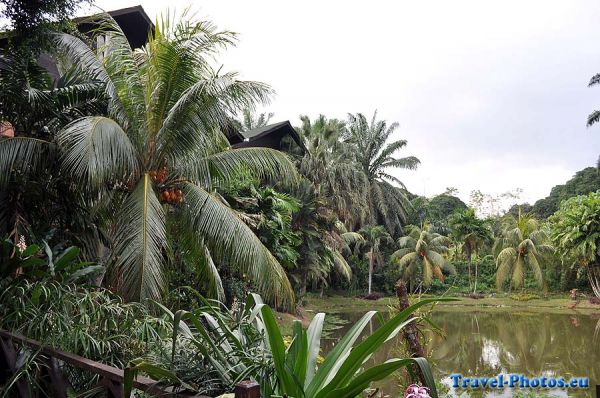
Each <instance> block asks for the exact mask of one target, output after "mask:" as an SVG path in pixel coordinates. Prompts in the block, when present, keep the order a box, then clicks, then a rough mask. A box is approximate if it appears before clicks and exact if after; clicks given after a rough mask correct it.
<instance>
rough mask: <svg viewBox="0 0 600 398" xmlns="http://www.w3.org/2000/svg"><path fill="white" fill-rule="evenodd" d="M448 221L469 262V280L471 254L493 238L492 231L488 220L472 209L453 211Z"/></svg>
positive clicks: (475, 287) (476, 252)
mask: <svg viewBox="0 0 600 398" xmlns="http://www.w3.org/2000/svg"><path fill="white" fill-rule="evenodd" d="M448 223H449V224H450V228H451V229H452V234H453V235H454V238H455V239H457V240H458V241H460V242H462V245H463V249H464V252H465V256H466V258H467V261H468V264H469V280H470V279H471V263H472V260H473V254H475V255H477V254H479V251H480V249H481V247H482V246H483V245H485V244H489V243H491V242H492V241H493V239H494V233H493V231H492V229H491V227H490V226H489V224H488V222H487V221H485V220H482V219H480V218H478V217H477V215H476V214H475V210H474V209H471V208H469V209H465V210H462V211H460V210H459V211H457V212H455V213H453V214H452V215H451V216H450V217H449V219H448ZM477 271H478V262H477V261H476V262H475V286H474V292H475V291H476V290H477V274H478V272H477Z"/></svg>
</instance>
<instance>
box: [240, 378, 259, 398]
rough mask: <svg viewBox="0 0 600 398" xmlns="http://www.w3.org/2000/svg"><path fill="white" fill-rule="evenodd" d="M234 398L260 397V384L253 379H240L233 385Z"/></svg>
mask: <svg viewBox="0 0 600 398" xmlns="http://www.w3.org/2000/svg"><path fill="white" fill-rule="evenodd" d="M235 398H260V386H259V385H258V383H257V382H255V381H251V380H245V381H242V382H240V383H238V384H237V385H236V386H235Z"/></svg>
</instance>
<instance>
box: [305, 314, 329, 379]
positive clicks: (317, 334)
mask: <svg viewBox="0 0 600 398" xmlns="http://www.w3.org/2000/svg"><path fill="white" fill-rule="evenodd" d="M324 320H325V314H324V313H322V312H319V313H318V314H317V315H315V317H314V318H313V320H312V321H311V322H310V325H309V326H308V330H307V338H308V361H307V365H306V367H307V369H306V380H305V382H304V389H306V388H307V387H308V386H309V385H310V383H311V382H312V379H313V377H314V376H315V371H316V369H317V358H318V357H319V351H320V350H321V332H322V330H323V322H324Z"/></svg>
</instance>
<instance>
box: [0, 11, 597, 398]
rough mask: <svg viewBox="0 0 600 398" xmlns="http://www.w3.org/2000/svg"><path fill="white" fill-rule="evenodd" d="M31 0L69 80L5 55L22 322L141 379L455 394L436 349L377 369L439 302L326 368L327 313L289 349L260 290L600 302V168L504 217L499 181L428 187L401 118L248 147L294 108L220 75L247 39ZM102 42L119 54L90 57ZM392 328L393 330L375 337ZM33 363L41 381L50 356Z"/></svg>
mask: <svg viewBox="0 0 600 398" xmlns="http://www.w3.org/2000/svg"><path fill="white" fill-rule="evenodd" d="M25 3H27V2H20V1H12V2H8V4H9V7H8V8H6V11H5V12H6V13H8V14H6V15H9V16H12V17H14V18H13V22H14V24H15V27H17V28H18V27H19V26H21V25H22V23H23V22H22V21H21V20H20V19H18V18H17V17H20V16H17V15H16V14H15V13H18V12H20V11H19V10H24V11H23V14H24V15H26V14H27V13H37V17H36V18H37V19H35V18H34V19H31V20H30V21H28V23H29V22H31V24H32V26H35V27H39V28H42V27H43V29H44V30H43V37H44V40H42V41H40V43H39V44H38V45H39V46H40V47H42V46H43V47H44V52H45V55H47V56H49V57H51V59H52V61H53V62H54V63H55V64H56V66H57V70H58V72H57V73H58V75H56V73H49V72H48V71H47V70H45V69H44V68H42V67H41V66H40V64H39V63H38V55H39V52H38V51H37V49H33V48H32V51H24V52H18V53H17V52H11V51H10V49H12V48H14V47H9V50H6V49H5V51H3V52H2V53H1V54H0V85H1V86H2V90H0V237H2V239H3V240H2V243H1V244H0V277H1V279H0V291H2V293H1V294H0V303H2V305H1V306H0V328H4V329H9V330H13V331H17V332H19V333H23V334H26V335H27V336H29V337H32V338H35V339H38V340H41V341H43V342H45V343H48V344H50V345H53V346H56V347H59V348H62V349H64V350H68V351H71V352H74V353H77V354H81V355H83V356H86V357H88V358H91V359H95V360H98V361H101V362H104V363H107V364H111V365H115V366H119V367H125V366H126V365H127V364H129V365H131V368H132V369H134V370H143V369H150V368H146V367H145V365H144V364H154V365H152V366H156V369H163V373H162V374H163V375H166V374H172V375H173V376H172V377H169V379H170V381H171V382H173V383H174V384H177V385H178V387H186V388H189V389H192V390H196V391H199V392H202V393H209V394H216V393H221V392H225V391H230V390H231V389H232V387H233V386H234V385H235V383H236V382H238V381H240V380H242V379H245V378H248V377H251V378H254V379H255V380H259V381H260V383H261V387H262V389H263V395H265V396H271V395H273V394H277V395H278V396H286V395H290V396H297V397H299V396H305V397H316V398H325V397H354V396H356V395H357V394H359V393H361V392H362V391H363V390H365V389H366V388H367V387H368V386H369V384H370V382H372V381H376V380H379V379H380V378H382V377H385V376H387V375H389V374H391V373H392V372H394V371H395V370H397V369H399V368H403V367H406V368H407V369H409V371H410V370H415V369H420V370H419V372H420V373H421V376H422V377H423V379H424V381H425V382H427V384H429V385H430V387H431V388H432V392H433V393H434V394H435V384H434V383H433V381H432V379H431V374H430V373H428V372H429V370H428V366H427V365H426V362H425V360H423V359H419V358H411V359H391V360H389V361H388V362H385V363H383V364H378V365H376V366H374V367H372V368H370V369H367V370H363V369H362V365H363V364H364V363H365V361H366V360H367V359H368V358H369V357H370V356H371V355H372V354H373V352H375V351H376V350H378V349H379V348H380V347H381V346H382V345H383V344H384V343H385V341H387V340H389V339H390V338H391V337H393V336H394V335H396V334H397V333H398V332H400V331H401V330H402V328H403V327H405V326H406V325H407V320H408V319H409V317H410V316H412V314H413V312H414V311H415V310H416V309H417V308H418V307H420V306H422V305H424V304H426V303H427V302H428V301H427V300H424V301H420V302H419V303H418V304H416V305H414V306H412V307H409V308H408V309H406V310H404V311H402V312H401V313H400V314H398V315H397V316H395V317H393V318H392V319H391V320H389V321H388V322H387V323H386V322H383V318H381V317H380V316H379V315H377V316H376V314H375V313H374V312H369V313H367V314H366V315H365V316H364V317H363V318H361V319H360V320H359V321H358V322H357V323H356V324H355V325H354V326H352V327H351V329H350V331H349V332H348V334H347V335H346V336H345V337H343V338H342V339H341V340H340V342H338V344H337V345H336V346H335V348H334V349H333V350H332V351H331V352H330V353H329V355H327V356H326V358H324V359H323V363H318V361H319V359H318V358H319V357H320V338H321V331H322V329H323V322H324V321H323V319H324V315H323V314H317V315H316V316H315V318H314V319H313V321H312V323H311V324H310V325H309V327H308V329H305V328H304V327H303V326H302V325H301V323H299V322H295V323H294V325H293V328H292V336H291V338H289V339H288V338H286V336H283V335H282V331H281V330H280V328H279V326H278V325H277V323H276V318H275V315H274V314H273V312H272V310H271V308H269V307H267V306H266V305H264V304H263V303H262V299H260V298H259V297H258V296H256V295H255V294H253V292H258V293H260V294H261V295H262V296H263V297H265V299H266V300H267V301H268V302H269V303H270V304H272V306H273V307H275V309H276V310H286V311H288V312H294V310H296V309H297V308H296V304H297V303H300V304H301V303H302V299H303V298H304V297H305V296H306V294H307V292H309V291H317V292H319V293H320V294H326V289H328V288H332V289H343V290H344V291H346V292H347V293H348V294H356V295H361V296H363V297H365V298H369V299H376V298H377V297H380V296H381V295H382V294H386V293H392V292H394V289H395V288H396V286H397V285H396V284H397V283H398V286H401V287H403V290H404V296H403V297H402V299H405V300H404V301H405V302H406V303H408V297H407V289H406V287H407V286H408V291H409V292H424V291H426V292H433V293H449V294H475V295H477V294H478V293H479V292H484V293H488V292H492V291H493V290H494V289H503V288H510V289H531V290H540V289H543V290H544V292H546V291H548V290H551V291H564V290H567V289H569V288H572V287H578V288H581V289H582V290H583V291H584V294H587V293H588V292H589V288H590V287H591V289H592V291H593V292H594V293H595V294H596V295H598V296H600V261H599V257H600V254H599V253H600V191H599V190H598V189H600V177H599V176H598V174H597V172H596V170H595V169H594V168H591V167H590V168H586V169H584V170H581V171H580V172H578V173H577V174H576V175H575V176H574V177H573V178H572V179H571V180H569V181H568V182H567V183H566V184H564V185H559V186H556V187H554V188H553V189H552V191H551V193H550V196H549V197H548V198H545V199H541V200H539V201H537V202H536V203H535V204H534V205H533V206H530V205H527V204H515V205H514V206H513V207H511V208H510V210H509V211H508V212H507V213H506V214H499V212H498V208H497V201H498V199H497V198H496V197H491V196H489V197H486V195H484V194H483V193H481V192H480V191H473V193H472V201H471V206H472V207H469V206H467V205H466V204H465V203H464V202H463V201H462V200H461V199H460V198H458V197H457V196H455V195H456V190H455V189H452V188H449V189H447V191H446V192H445V193H443V194H440V195H436V196H434V197H432V198H426V197H423V196H417V195H413V194H411V193H410V192H409V191H408V190H407V188H406V187H405V186H404V184H403V183H402V181H401V180H400V179H399V177H398V174H397V172H398V171H403V170H413V169H415V168H416V167H418V165H419V164H420V161H419V160H418V159H417V158H416V157H414V156H408V157H401V156H400V152H401V151H402V150H404V149H405V148H406V147H407V144H408V143H407V141H406V140H404V139H401V138H398V137H396V136H395V134H396V133H397V127H398V124H397V123H388V122H387V121H385V120H379V119H378V118H377V113H375V114H374V115H373V117H372V119H371V120H368V119H367V118H366V117H365V116H364V115H363V114H361V113H356V114H348V116H347V118H346V119H345V120H341V119H335V118H328V117H327V116H325V115H319V116H318V117H317V118H315V119H310V118H309V117H307V116H300V125H299V126H297V127H296V128H295V129H296V132H297V133H298V136H299V137H300V139H301V140H302V141H303V145H299V146H292V147H290V149H289V151H288V153H283V152H281V151H277V150H275V149H271V148H264V147H243V148H234V147H232V146H231V145H230V143H229V141H228V137H231V135H230V133H231V132H232V131H234V130H235V131H237V132H242V131H248V130H252V129H255V128H260V127H265V126H266V125H267V124H268V123H269V122H270V120H271V119H272V117H273V114H272V113H262V114H259V115H256V114H255V113H253V112H254V109H255V108H256V107H257V106H258V105H264V104H266V103H268V101H269V99H270V96H271V94H272V90H271V88H270V87H269V86H267V85H266V84H263V83H258V82H252V81H242V80H240V79H239V78H238V76H237V74H235V73H230V72H223V71H221V69H218V70H215V69H213V67H212V65H213V63H214V62H213V60H214V59H215V57H217V56H218V54H219V53H220V51H221V50H223V49H226V48H228V47H230V46H231V45H233V44H234V43H235V39H236V36H235V34H233V33H231V32H229V31H220V30H218V29H217V28H216V27H215V26H214V25H213V24H212V23H210V22H206V21H195V20H193V19H191V18H188V16H187V14H185V13H184V15H183V18H182V19H181V20H178V21H174V20H170V19H169V17H165V18H164V19H161V20H159V21H157V23H156V26H155V30H154V32H153V34H152V35H150V37H149V39H148V43H147V44H146V45H145V46H144V47H143V48H141V49H132V48H131V47H130V45H129V43H128V41H127V38H126V37H125V35H124V33H123V31H121V29H120V27H119V26H118V25H117V24H116V22H115V21H114V20H112V19H111V18H110V17H109V16H107V15H99V16H94V17H93V21H94V23H95V24H97V26H98V28H97V29H95V30H93V31H92V32H91V33H90V35H89V36H88V37H85V38H82V37H78V36H77V35H71V34H69V33H65V30H64V29H60V28H59V29H58V30H56V29H57V28H56V25H48V24H47V22H54V21H60V20H61V18H63V17H65V16H68V15H70V14H71V13H72V12H73V10H74V9H75V8H76V7H77V5H78V4H79V3H80V2H79V1H52V2H47V3H48V4H41V3H40V4H33V3H32V4H33V5H32V7H33V8H31V9H27V10H25V9H24V8H23V7H24V4H25ZM34 3H35V2H34ZM38 3H39V2H38ZM57 10H62V11H61V13H58V12H57ZM29 28H31V27H30V26H26V25H23V29H29ZM49 28H52V29H54V30H49ZM19 29H20V28H19ZM19 29H17V31H16V34H19ZM100 36H102V38H103V40H100V41H98V42H104V43H105V44H104V45H103V46H100V47H95V46H90V45H89V43H88V40H90V41H89V42H96V40H94V39H96V38H98V37H100ZM17 37H18V36H17ZM20 45H21V46H23V48H25V49H27V48H28V44H27V42H22V43H20ZM38 49H39V48H38ZM595 79H596V80H594V81H593V82H596V81H598V78H597V77H596V78H595ZM598 115H599V114H598V113H595V114H593V115H592V116H591V117H590V124H592V123H594V122H595V121H596V120H597V119H598ZM590 192H592V193H590ZM506 195H508V196H510V193H509V194H506ZM578 195H582V196H578ZM510 197H513V198H515V199H516V196H510ZM488 202H489V203H488ZM486 206H487V207H489V208H490V211H488V212H487V213H488V214H489V217H485V218H483V217H482V216H481V214H482V212H481V211H480V210H481V209H482V208H484V207H486ZM549 232H551V234H550V235H551V241H552V244H550V239H549V238H548V234H549ZM473 270H474V272H473ZM584 276H587V280H586V278H585V277H584ZM365 292H366V293H367V295H366V296H364V293H365ZM205 297H208V298H209V299H205ZM514 297H516V299H522V300H525V299H528V298H531V297H539V295H537V293H535V294H533V293H529V292H525V293H521V294H519V295H517V296H514ZM210 299H214V301H212V300H210ZM407 306H408V304H407ZM157 314H158V315H157ZM374 319H377V320H378V322H379V323H380V327H379V328H378V329H376V330H374V331H373V330H372V328H371V330H370V332H371V333H369V334H368V335H367V336H364V339H363V340H359V336H361V333H363V332H364V330H365V329H366V325H367V324H369V325H371V321H372V320H374ZM371 326H372V325H371ZM29 354H30V353H20V355H21V357H20V358H21V359H20V360H21V361H22V363H23V364H25V365H23V366H22V367H21V373H20V375H24V376H23V377H27V376H28V375H29V376H30V375H32V374H34V373H35V370H34V369H33V368H34V367H35V366H37V365H36V358H35V355H29ZM134 359H135V361H133V362H132V360H134ZM415 364H416V365H418V366H420V368H417V367H415V366H414V365H415ZM71 371H73V370H71ZM75 373H76V372H75ZM79 376H81V375H79ZM19 377H21V376H19ZM78 380H80V383H79V384H78V385H77V386H76V387H80V388H87V387H90V386H91V385H92V384H93V382H95V380H90V379H89V378H86V377H80V378H79V379H78Z"/></svg>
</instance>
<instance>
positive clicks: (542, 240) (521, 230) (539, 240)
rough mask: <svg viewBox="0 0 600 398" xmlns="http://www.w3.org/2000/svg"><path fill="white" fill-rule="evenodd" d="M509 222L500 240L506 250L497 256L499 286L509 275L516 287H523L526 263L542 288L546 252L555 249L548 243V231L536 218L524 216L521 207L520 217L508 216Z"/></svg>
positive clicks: (497, 282)
mask: <svg viewBox="0 0 600 398" xmlns="http://www.w3.org/2000/svg"><path fill="white" fill-rule="evenodd" d="M505 224H506V225H505V228H504V232H503V233H502V239H501V240H500V241H499V243H500V244H501V248H502V250H501V251H500V253H499V254H498V256H497V257H496V268H497V269H496V286H497V288H498V289H500V288H501V287H502V285H503V284H504V282H505V281H506V280H507V279H508V277H510V280H511V286H512V287H514V288H519V287H523V285H524V280H525V267H526V266H528V267H529V268H530V269H531V271H532V272H533V276H534V278H535V281H536V282H537V284H538V286H540V287H542V286H543V284H544V277H543V274H542V262H543V258H542V255H543V254H544V253H551V252H553V251H554V248H553V247H552V246H551V245H549V244H547V243H546V241H547V235H546V232H545V231H544V229H543V228H541V226H540V224H539V222H538V221H537V220H536V219H535V218H533V217H531V216H530V215H521V211H520V210H519V216H518V218H516V219H515V218H514V217H510V218H507V219H506V220H505Z"/></svg>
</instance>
